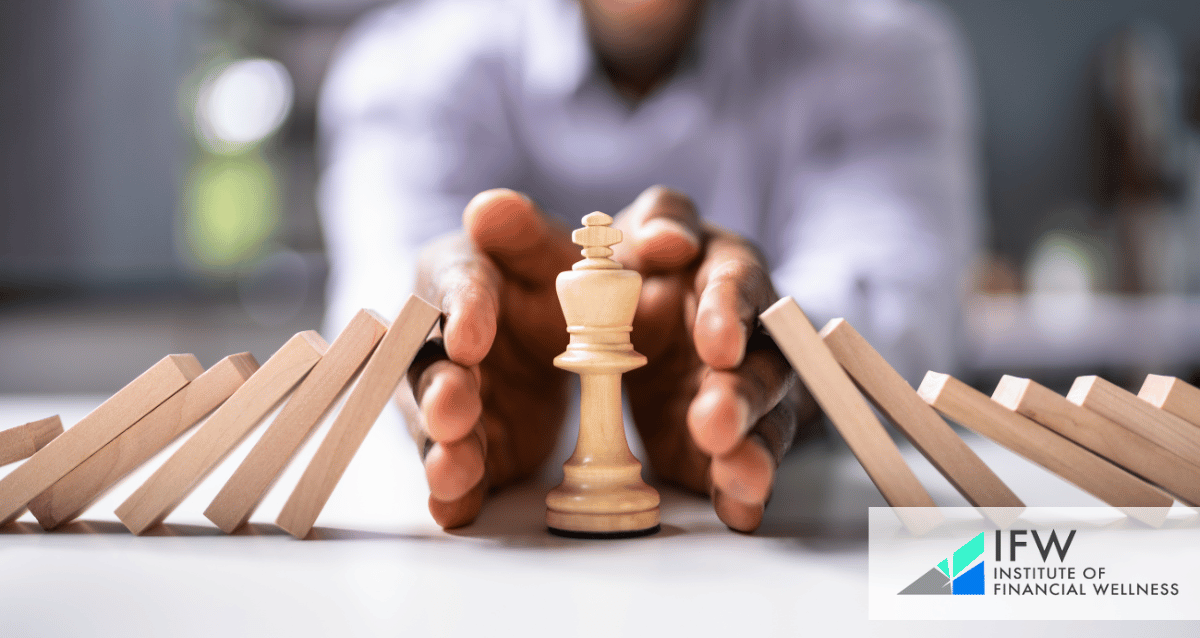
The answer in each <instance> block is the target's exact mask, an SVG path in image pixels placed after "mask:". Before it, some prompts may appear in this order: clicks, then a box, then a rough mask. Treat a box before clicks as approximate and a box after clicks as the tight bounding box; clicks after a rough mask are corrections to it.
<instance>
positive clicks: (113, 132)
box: [0, 0, 1200, 394]
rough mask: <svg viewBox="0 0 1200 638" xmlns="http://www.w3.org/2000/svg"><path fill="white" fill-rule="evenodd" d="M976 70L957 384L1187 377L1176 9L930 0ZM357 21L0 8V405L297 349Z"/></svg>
mask: <svg viewBox="0 0 1200 638" xmlns="http://www.w3.org/2000/svg"><path fill="white" fill-rule="evenodd" d="M936 1H940V2H941V3H942V4H944V5H945V6H946V7H947V8H948V9H949V11H950V13H951V14H952V15H953V16H954V17H955V18H956V19H957V21H958V23H959V26H960V28H961V30H962V32H963V34H964V35H965V37H966V40H967V41H968V43H969V45H970V48H971V50H972V53H973V55H974V65H975V69H976V71H977V77H978V85H979V105H980V109H981V111H982V116H983V131H982V132H983V145H982V153H983V156H984V167H985V169H984V170H985V174H984V183H985V189H986V190H985V202H986V208H987V215H988V225H989V234H988V237H987V240H986V245H985V249H986V250H985V251H983V252H982V253H981V254H980V256H979V259H978V264H977V272H976V278H975V284H974V292H973V293H972V295H971V296H970V298H969V300H968V302H967V306H966V308H965V314H966V318H967V325H968V329H969V337H970V339H969V340H970V343H969V350H968V352H967V353H966V360H965V362H964V365H965V369H964V370H962V371H960V372H961V373H962V374H963V375H964V377H965V378H966V379H968V380H969V381H971V382H972V383H974V384H976V385H978V386H979V387H981V388H984V389H986V390H988V391H989V392H990V390H991V388H992V387H993V386H994V384H995V381H996V379H997V378H998V377H999V375H1000V374H1003V373H1010V374H1020V375H1024V376H1032V377H1035V378H1037V379H1038V380H1039V381H1042V382H1043V383H1045V384H1047V385H1050V386H1051V387H1055V388H1056V389H1060V390H1063V389H1065V388H1066V386H1068V385H1069V384H1070V381H1071V379H1072V378H1073V377H1074V376H1076V375H1078V374H1101V375H1103V376H1106V377H1108V378H1110V379H1113V380H1114V381H1117V382H1119V383H1122V384H1125V385H1128V386H1131V387H1133V388H1134V389H1136V387H1137V385H1138V384H1139V383H1140V378H1141V376H1142V375H1144V374H1145V373H1147V372H1155V373H1160V374H1173V375H1179V376H1184V377H1186V378H1190V379H1192V380H1193V381H1195V380H1196V376H1197V371H1198V370H1200V249H1198V248H1200V3H1195V2H1187V1H1183V0H1088V1H1086V2H1083V1H1079V0H1005V1H1004V2H996V1H995V0H936ZM378 4H380V3H379V2H377V1H375V0H154V1H152V2H146V1H145V0H63V1H61V2H42V1H40V0H6V1H5V2H4V3H0V393H9V394H19V393H59V392H111V391H114V390H116V389H117V388H119V387H120V386H122V385H123V384H124V383H125V382H127V381H128V380H129V379H131V378H132V377H134V376H136V375H137V374H138V373H140V372H141V371H142V370H144V369H145V368H146V367H148V366H149V365H150V364H151V363H153V361H155V360H157V359H158V358H160V357H162V356H163V355H165V354H167V353H169V352H194V353H196V354H197V356H199V357H200V359H201V361H202V362H203V363H205V364H211V363H213V362H215V361H216V360H217V359H219V358H220V357H222V356H224V355H226V354H229V353H231V352H237V351H242V350H250V351H252V352H253V353H254V354H255V356H256V357H258V358H259V360H260V361H263V360H265V359H266V357H267V356H269V355H270V354H271V352H273V351H274V350H275V348H277V347H278V346H279V345H280V344H281V343H283V341H284V340H285V339H286V338H287V337H288V336H290V335H291V334H292V333H294V332H296V331H298V330H303V329H310V328H318V327H319V326H320V321H321V313H322V309H323V303H324V300H323V289H324V284H325V275H326V270H327V265H326V261H325V257H324V254H323V240H322V233H321V227H320V225H319V223H318V219H317V214H316V210H315V205H314V188H315V181H316V173H317V164H316V158H315V149H314V141H315V106H316V100H317V94H318V91H319V88H320V85H321V81H322V76H323V74H324V72H325V68H326V65H327V62H328V60H329V58H330V56H331V55H332V54H333V52H334V51H335V49H336V47H337V43H338V41H339V38H340V36H341V35H342V33H343V32H344V31H345V30H346V29H347V28H348V27H349V26H350V25H351V24H352V23H353V22H354V21H355V20H356V19H357V18H358V17H359V16H360V15H361V14H362V13H363V12H365V11H369V10H370V9H371V8H373V7H374V6H376V5H378Z"/></svg>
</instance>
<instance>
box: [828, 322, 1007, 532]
mask: <svg viewBox="0 0 1200 638" xmlns="http://www.w3.org/2000/svg"><path fill="white" fill-rule="evenodd" d="M820 334H821V339H822V340H824V342H825V345H827V346H829V349H830V350H831V351H832V352H833V356H834V358H835V359H837V362H838V363H839V364H841V366H842V367H843V368H845V370H846V372H848V373H849V374H850V377H851V378H852V379H854V382H855V383H856V384H858V387H859V388H861V389H862V390H863V394H864V395H866V397H867V398H868V399H870V400H871V402H872V403H874V404H875V407H877V408H879V411H880V412H882V413H883V414H884V415H885V416H887V418H888V419H889V420H891V422H892V423H893V424H894V425H895V426H896V427H897V428H898V429H899V430H900V431H901V432H903V433H904V434H905V436H907V437H908V439H909V440H910V441H912V443H913V445H914V446H915V447H916V448H917V449H918V450H920V451H921V453H922V454H924V455H925V458H927V459H929V462H930V463H932V464H933V466H934V467H936V468H937V469H938V471H939V472H941V473H942V475H943V476H945V477H946V480H947V481H950V484H951V485H953V486H954V487H955V488H956V489H957V490H958V491H959V493H961V494H962V495H963V498H966V499H967V502H969V503H971V504H972V505H974V506H975V507H977V508H979V510H980V511H981V512H982V513H983V514H984V515H985V516H987V517H988V518H990V519H992V520H993V521H995V522H996V523H997V524H998V525H1000V526H1001V527H1007V526H1008V525H1010V524H1012V522H1013V520H1015V519H1016V517H1017V516H1019V515H1020V514H1021V512H1022V511H1023V510H1024V509H1025V504H1024V503H1022V502H1021V499H1019V498H1017V495H1016V494H1013V492H1012V490H1010V489H1009V488H1008V486H1007V485H1005V484H1004V481H1002V480H1000V477H998V476H996V474H995V472H992V470H991V469H990V468H989V467H988V466H987V465H985V464H984V463H983V461H982V460H981V459H980V458H979V456H977V455H976V454H975V452H973V451H971V448H969V447H967V444H966V443H964V442H963V440H962V439H961V438H959V437H958V435H957V434H955V433H954V430H952V429H951V428H950V426H949V425H947V424H946V422H945V421H944V420H942V417H940V416H938V414H937V412H934V410H933V408H931V407H929V404H927V403H925V402H924V401H922V400H921V398H920V397H919V396H917V393H916V391H915V390H913V388H912V386H910V385H909V384H908V382H907V381H905V380H904V377H902V376H900V373H898V372H896V370H895V369H894V368H892V366H890V365H888V362H887V361H886V360H885V359H884V358H883V357H882V356H881V355H880V354H879V352H877V351H876V350H875V348H872V347H871V344H870V343H868V342H867V340H866V339H864V338H863V337H862V335H860V334H859V333H858V331H856V330H855V329H854V327H853V326H851V325H850V324H849V323H848V322H846V321H845V320H844V319H834V320H832V321H830V322H829V323H827V324H825V327H824V328H823V329H822V330H821V333H820Z"/></svg>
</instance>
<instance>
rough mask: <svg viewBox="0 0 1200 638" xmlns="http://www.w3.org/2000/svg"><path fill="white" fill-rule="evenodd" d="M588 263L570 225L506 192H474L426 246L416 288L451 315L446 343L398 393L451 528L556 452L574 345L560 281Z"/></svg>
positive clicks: (420, 362)
mask: <svg viewBox="0 0 1200 638" xmlns="http://www.w3.org/2000/svg"><path fill="white" fill-rule="evenodd" d="M579 259H580V256H579V247H578V246H575V245H574V244H572V243H571V239H570V235H569V231H568V229H566V228H565V227H564V226H562V225H561V224H557V223H556V222H553V221H551V220H550V219H548V218H547V217H546V216H545V215H543V214H542V213H541V212H540V211H539V210H538V209H537V207H536V206H535V205H534V204H533V202H532V201H530V200H529V199H528V198H527V197H525V196H523V195H521V194H519V193H516V192H514V191H510V190H504V189H497V190H490V191H485V192H483V193H480V194H479V195H477V196H476V197H475V198H474V199H472V200H471V202H470V203H469V204H467V207H466V210H465V211H464V212H463V230H462V231H461V232H458V233H453V234H450V235H446V236H443V237H441V238H439V239H436V240H434V241H433V242H431V243H430V244H429V245H428V246H427V247H426V249H425V250H424V251H423V252H422V255H421V258H420V261H419V264H418V267H417V288H416V292H417V294H419V295H421V296H422V297H424V298H425V299H427V300H429V301H431V302H432V303H434V304H435V305H437V306H439V307H440V308H441V309H442V312H443V314H444V315H445V323H444V324H443V325H444V330H443V332H442V334H441V339H442V346H443V348H444V350H443V348H438V347H437V345H436V344H432V345H431V344H427V346H426V348H424V349H423V350H422V353H421V354H420V355H419V356H418V358H417V361H415V362H414V363H413V365H412V367H411V368H410V369H409V374H408V379H407V385H408V386H409V387H410V388H411V391H409V390H408V389H407V388H401V389H400V391H398V392H397V393H396V401H397V403H398V404H399V406H400V409H401V411H402V412H403V413H404V416H405V420H406V421H407V423H408V427H409V431H410V432H411V433H412V435H413V438H414V439H415V440H416V442H417V445H418V449H420V450H422V451H423V456H424V462H425V475H426V478H427V479H428V481H429V492H430V495H429V511H430V513H431V514H432V515H433V518H434V520H435V521H436V522H437V523H438V524H439V525H441V526H442V527H446V528H451V527H459V526H462V525H466V524H468V523H470V522H471V521H472V520H474V518H475V516H476V515H477V514H478V513H479V510H480V507H481V506H482V504H483V499H484V497H485V496H486V494H487V491H488V489H489V488H491V487H500V486H503V485H505V484H508V483H511V482H513V481H516V480H518V479H520V478H523V477H525V476H528V475H529V474H531V473H532V472H533V471H535V470H536V469H538V468H539V467H540V466H541V465H542V464H543V463H544V462H545V460H546V458H547V457H548V456H549V455H550V453H551V452H552V451H553V449H554V446H555V443H556V440H557V438H558V434H559V432H558V430H559V429H561V427H562V424H563V421H564V418H565V416H566V408H567V399H568V396H569V395H568V390H567V379H568V378H569V376H568V373H566V372H565V371H563V370H559V369H558V368H555V367H554V365H553V363H552V362H553V359H554V357H555V356H557V355H558V354H560V353H561V352H562V351H563V350H565V349H566V346H567V341H568V338H567V332H566V321H565V320H564V319H563V314H562V308H561V307H560V306H559V303H558V295H557V293H556V291H555V279H556V278H557V277H558V273H560V272H562V271H564V270H569V269H570V267H571V264H572V263H574V262H575V261H578V260H579Z"/></svg>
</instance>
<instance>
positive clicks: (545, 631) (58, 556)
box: [0, 396, 1198, 638]
mask: <svg viewBox="0 0 1200 638" xmlns="http://www.w3.org/2000/svg"><path fill="white" fill-rule="evenodd" d="M101 400H102V398H101V397H19V396H7V397H3V396H0V427H7V426H9V425H16V424H20V423H24V422H26V421H30V420H34V419H37V418H42V417H45V416H48V415H50V414H55V413H58V414H60V415H61V416H62V418H63V422H64V424H65V425H67V426H68V427H69V426H70V425H72V424H74V423H75V422H77V421H78V420H79V418H81V417H82V416H83V415H84V414H86V413H87V411H88V410H90V409H91V408H93V407H95V406H96V405H98V404H99V402H100V401H101ZM326 425H328V422H327V423H326ZM322 429H323V428H322ZM259 432H261V428H260V430H259ZM256 435H257V433H256V434H255V435H252V436H251V438H250V439H248V440H247V441H246V442H245V443H243V445H242V446H241V447H239V448H238V449H237V450H236V451H235V452H234V453H233V454H232V455H231V456H230V457H229V459H227V460H226V462H225V463H223V464H222V465H221V466H220V467H219V468H218V469H217V470H216V471H215V472H214V473H213V475H212V476H210V477H209V478H208V479H207V480H206V481H205V482H204V483H203V484H201V486H200V487H199V488H198V489H197V490H196V492H194V493H193V494H192V496H191V497H189V498H188V499H187V500H186V501H184V502H183V504H182V505H181V506H180V508H179V509H178V510H177V511H176V512H175V513H174V514H173V515H172V516H171V517H170V518H168V520H167V524H166V525H165V526H163V527H161V528H159V529H157V530H155V532H154V533H153V534H152V535H149V536H145V537H135V536H132V535H130V534H129V533H128V532H127V531H126V530H125V528H124V527H123V526H122V525H121V524H120V523H119V522H117V519H116V518H115V516H113V514H112V511H113V509H114V508H115V507H116V506H117V505H118V504H119V503H120V502H121V501H122V500H124V498H125V497H126V496H128V495H129V494H130V493H131V492H132V491H133V490H134V489H135V488H136V487H137V485H138V484H139V483H140V481H141V480H143V479H144V478H145V477H147V476H148V475H149V473H150V472H152V471H153V469H154V468H155V467H157V466H158V465H159V464H160V463H161V462H162V461H163V459H164V458H165V457H164V456H163V455H160V456H158V457H156V458H155V459H154V460H152V461H151V462H150V463H148V464H147V465H146V466H144V467H142V468H140V469H139V470H138V471H137V472H135V473H134V474H133V475H132V476H131V477H130V479H128V480H126V481H125V482H124V483H122V484H120V485H119V486H118V487H117V488H115V489H114V490H112V491H111V492H110V493H109V494H108V495H106V496H105V497H104V498H103V499H102V500H101V501H100V502H98V503H97V504H96V505H95V506H94V507H93V508H92V509H90V510H89V511H88V512H87V513H86V514H85V515H84V516H83V519H82V520H81V521H80V522H76V523H74V524H72V525H70V526H68V527H67V529H65V530H63V531H60V532H56V533H44V532H42V531H41V530H40V528H39V527H38V526H37V524H36V522H34V520H33V518H32V517H31V516H30V515H29V514H26V515H25V516H24V517H22V518H21V519H20V521H19V522H18V523H17V524H15V525H11V526H9V527H7V528H5V529H3V530H0V635H3V636H19V637H23V636H51V635H62V636H85V635H86V636H107V635H119V636H123V637H129V636H166V635H169V636H243V635H245V636H249V635H253V636H264V635H280V634H284V635H288V636H292V637H299V636H335V635H336V636H375V635H380V636H382V635H387V636H394V635H454V636H471V635H481V636H482V635H507V634H513V635H522V636H523V635H549V636H591V635H596V636H616V635H629V634H633V635H654V636H678V635H704V636H707V635H722V636H754V635H811V636H825V635H830V636H842V635H860V634H866V635H873V634H881V635H888V636H908V635H912V636H923V637H928V636H941V635H945V636H952V635H953V636H965V635H972V636H981V635H1001V634H1003V635H1006V636H1008V635H1027V636H1055V637H1056V638H1057V637H1060V636H1063V635H1079V634H1082V633H1083V632H1087V634H1088V635H1090V636H1116V635H1130V636H1133V635H1143V634H1145V633H1146V630H1147V629H1148V627H1147V626H1146V624H1145V623H1141V624H1135V623H1071V624H1063V623H1034V622H1020V623H1005V622H1000V623H996V622H991V623H982V622H977V623H962V622H880V621H875V622H871V621H868V620H867V619H866V618H867V608H866V605H867V600H866V598H867V596H866V592H867V538H866V535H867V508H868V507H869V506H875V505H883V501H882V499H881V498H880V497H879V495H878V493H877V492H876V491H875V489H874V488H873V486H872V485H871V484H870V482H869V480H868V479H867V477H866V475H865V473H864V472H863V471H862V469H861V467H860V466H859V465H858V464H857V463H856V462H854V460H853V458H852V457H850V456H849V454H848V453H847V452H846V451H845V449H844V447H842V446H840V445H838V444H836V442H835V443H833V444H816V445H810V446H807V447H805V448H803V449H801V450H800V451H798V452H797V453H793V454H792V455H791V456H789V457H788V459H787V460H786V461H785V463H784V466H783V467H782V468H781V469H780V473H779V481H778V485H777V488H776V491H775V494H774V498H773V500H772V502H771V504H770V506H769V507H768V509H767V516H766V520H765V522H764V525H763V527H762V528H761V529H760V530H759V531H758V532H757V533H755V534H754V535H743V534H738V533H734V532H731V531H729V530H727V529H726V528H725V526H724V525H722V524H721V523H720V521H718V520H717V518H716V516H715V515H714V514H713V513H712V510H711V508H710V506H709V504H708V503H707V501H706V500H704V499H701V498H697V497H694V496H691V495H688V494H684V493H681V492H679V491H676V490H672V489H670V488H662V487H661V486H660V489H661V491H662V492H663V506H662V517H663V531H662V532H661V533H659V534H658V535H656V536H653V537H649V538H643V539H635V540H623V541H586V540H570V539H563V538H558V537H554V536H550V535H549V534H547V533H546V531H545V526H544V522H543V520H542V516H543V514H544V510H543V507H544V504H543V500H542V499H543V497H544V495H545V492H546V490H547V489H548V487H549V486H550V485H551V484H552V483H553V482H554V480H555V478H554V472H553V471H550V472H547V476H546V477H543V478H542V479H540V480H539V481H535V482H533V483H531V484H529V485H526V486H522V487H519V488H515V489H512V490H509V491H508V492H505V493H502V494H501V495H500V496H498V497H496V498H494V499H493V500H491V501H489V502H488V504H487V505H486V506H485V509H484V511H483V513H482V515H481V516H480V518H479V520H478V521H477V522H476V523H475V524H473V525H471V526H469V527H467V528H464V529H461V530H454V531H451V532H445V531H442V530H441V529H439V528H438V527H437V526H436V525H435V524H434V523H433V521H432V519H431V518H430V517H429V514H428V512H427V510H426V506H425V503H426V498H427V491H426V489H425V485H424V475H423V473H422V471H421V467H420V464H419V462H418V460H417V458H416V454H415V451H414V449H413V445H412V443H411V442H410V441H408V440H407V435H406V434H405V433H404V432H403V428H402V427H401V424H400V419H399V416H398V414H397V413H396V412H395V410H394V409H393V408H391V407H389V408H388V409H387V410H386V411H385V413H384V416H383V417H381V418H380V420H379V422H378V423H376V425H375V427H374V429H373V430H372V431H371V434H370V435H369V436H368V437H367V439H366V441H365V443H364V445H363V449H362V450H361V451H360V453H359V454H358V456H357V457H356V458H355V460H354V462H353V463H352V464H351V465H350V468H349V470H348V471H347V472H346V475H345V476H344V478H343V479H342V481H341V483H340V484H339V485H338V488H337V490H336V491H335V492H334V494H333V497H332V498H331V499H330V501H329V503H328V505H327V506H326V508H325V510H324V512H323V513H322V515H321V517H320V518H319V520H318V521H317V529H316V530H315V531H316V536H318V537H319V539H318V540H307V541H297V540H294V539H292V538H291V537H290V536H288V535H286V534H284V533H283V532H281V531H280V530H278V529H277V528H275V527H274V526H273V525H271V521H272V520H274V517H275V515H276V514H277V513H278V512H279V510H280V509H281V508H282V505H283V502H284V500H285V499H286V497H287V495H288V493H289V492H290V489H291V487H292V486H293V485H294V484H295V482H296V481H297V480H298V479H299V475H300V472H301V471H303V467H304V465H305V464H306V462H307V459H308V458H309V457H311V455H312V453H313V451H314V450H315V446H314V445H313V444H312V443H313V441H310V444H309V445H308V446H306V448H305V449H304V450H303V451H302V452H301V454H300V455H299V457H298V460H297V462H296V463H293V464H292V466H291V467H290V468H289V469H288V471H287V472H286V473H285V474H284V475H283V477H282V478H281V479H280V481H279V482H278V483H277V485H276V487H275V489H274V490H272V492H271V493H270V495H269V496H268V497H267V499H266V501H265V502H264V503H263V505H262V507H261V508H260V509H259V510H258V513H257V514H256V515H255V516H254V517H253V518H252V519H251V521H252V523H251V525H250V526H249V528H248V529H246V530H243V532H241V533H239V534H237V535H234V536H232V537H230V536H226V535H224V534H222V533H221V532H220V531H219V530H217V529H216V528H215V527H214V526H212V525H211V524H210V523H209V522H208V521H207V520H206V519H205V518H204V517H203V515H202V514H201V512H202V511H203V510H204V508H205V507H206V506H207V504H208V502H209V501H210V500H211V499H212V498H213V496H215V495H216V492H217V491H218V490H219V489H220V487H221V485H223V483H224V481H225V479H226V478H228V477H229V476H230V475H231V474H232V472H233V470H234V469H235V468H236V465H237V463H238V462H239V461H240V459H241V458H242V457H243V456H244V455H245V454H246V452H247V451H248V449H249V446H250V445H251V444H252V442H253V441H254V440H255V438H256ZM322 435H323V431H321V432H318V434H317V435H316V436H315V437H314V439H313V440H314V441H315V440H317V439H318V438H319V437H320V436H322ZM968 442H969V443H970V445H971V446H972V447H973V448H975V449H976V450H977V451H978V452H979V453H980V455H981V456H982V457H983V458H984V460H985V461H986V462H987V463H988V464H989V465H990V466H991V467H992V468H993V469H994V470H995V471H996V472H997V474H999V475H1000V476H1001V477H1002V478H1003V479H1005V480H1006V481H1007V482H1008V483H1009V485H1010V486H1011V487H1012V488H1013V490H1014V491H1015V492H1016V493H1017V494H1018V495H1020V496H1022V497H1023V498H1024V499H1025V500H1026V502H1027V503H1029V504H1030V505H1099V503H1098V501H1096V500H1095V499H1093V498H1091V497H1090V496H1088V495H1086V494H1084V493H1082V492H1080V491H1079V490H1077V489H1076V488H1074V487H1073V486H1071V485H1069V484H1067V483H1065V482H1063V481H1062V480H1060V479H1058V478H1056V477H1054V476H1052V475H1050V474H1048V473H1046V472H1045V471H1043V470H1041V469H1040V468H1037V467H1036V466H1033V465H1030V464H1029V463H1027V462H1025V461H1024V460H1022V459H1020V458H1018V457H1016V456H1014V455H1012V454H1010V453H1008V452H1007V451H1005V450H1003V449H1000V448H998V447H996V446H995V445H992V444H990V443H989V442H987V441H984V440H981V439H978V438H976V437H973V436H969V435H968ZM178 443H179V442H177V443H176V445H178ZM559 447H560V452H559V455H560V456H562V455H564V454H565V453H566V451H567V450H568V449H569V444H566V445H560V446H559ZM170 449H173V447H172V448H170ZM904 453H905V457H906V458H907V459H908V460H909V462H910V464H911V465H912V466H913V468H914V470H915V471H916V472H917V475H918V477H919V478H920V479H921V480H922V482H923V483H925V485H926V486H927V487H928V488H929V490H930V492H931V493H932V494H933V496H934V499H935V500H936V501H937V502H938V503H939V504H941V505H955V506H962V505H965V504H966V503H965V502H964V501H963V499H962V498H961V497H960V496H959V495H958V494H957V493H956V492H954V490H953V489H952V488H951V487H950V485H949V484H948V483H947V482H946V481H945V480H944V479H942V477H941V476H940V475H938V474H937V472H936V471H935V470H934V469H933V468H932V467H931V466H930V465H929V464H928V463H927V462H925V460H924V459H923V458H922V457H921V456H920V455H919V454H918V453H916V452H915V451H914V450H913V449H912V448H911V447H905V448H904ZM12 467H15V466H8V467H6V468H2V469H0V475H2V474H4V473H7V472H8V471H10V470H11V468H12ZM1197 628H1198V625H1197V624H1196V623H1153V625H1152V626H1151V627H1149V629H1150V633H1152V634H1153V635H1156V636H1158V635H1179V636H1194V635H1196V632H1197Z"/></svg>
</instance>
